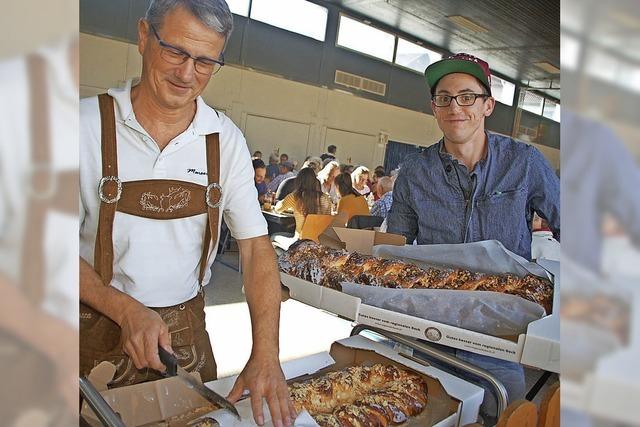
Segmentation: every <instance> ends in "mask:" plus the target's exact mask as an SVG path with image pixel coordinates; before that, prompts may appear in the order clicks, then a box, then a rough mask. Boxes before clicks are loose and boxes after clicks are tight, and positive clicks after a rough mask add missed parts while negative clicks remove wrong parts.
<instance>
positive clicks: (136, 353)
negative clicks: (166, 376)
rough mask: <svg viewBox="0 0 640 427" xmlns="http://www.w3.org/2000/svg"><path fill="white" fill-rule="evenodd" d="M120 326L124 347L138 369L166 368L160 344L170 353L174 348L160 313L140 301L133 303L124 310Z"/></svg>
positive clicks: (159, 369) (163, 369)
mask: <svg viewBox="0 0 640 427" xmlns="http://www.w3.org/2000/svg"><path fill="white" fill-rule="evenodd" d="M120 327H121V328H122V336H121V342H122V349H123V350H124V352H125V353H126V354H127V355H129V357H130V358H131V360H132V361H133V364H134V365H135V367H136V368H137V369H142V368H152V369H155V370H157V371H160V372H164V371H165V370H166V367H165V366H164V365H163V364H162V362H161V361H160V357H159V356H158V345H160V346H161V347H162V348H164V349H165V350H167V351H168V352H169V353H173V350H172V349H171V336H170V335H169V329H168V328H167V325H166V324H165V323H164V321H163V320H162V318H161V317H160V315H159V314H158V313H156V312H155V311H153V310H151V309H149V308H147V307H145V306H144V305H142V304H140V303H135V304H132V305H131V306H130V307H129V308H128V309H127V310H126V311H125V312H124V314H123V316H122V318H121V321H120Z"/></svg>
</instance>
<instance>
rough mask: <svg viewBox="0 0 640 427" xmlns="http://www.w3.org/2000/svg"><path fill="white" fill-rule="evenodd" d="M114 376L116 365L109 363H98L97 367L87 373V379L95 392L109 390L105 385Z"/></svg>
mask: <svg viewBox="0 0 640 427" xmlns="http://www.w3.org/2000/svg"><path fill="white" fill-rule="evenodd" d="M115 374H116V365H114V364H113V363H109V362H100V364H98V366H96V367H95V368H93V369H92V370H91V372H89V375H88V376H87V379H88V380H89V381H90V382H91V384H92V385H93V387H94V388H95V389H96V390H97V391H99V392H102V391H105V390H107V389H108V388H109V386H108V385H107V384H109V382H110V381H111V380H112V379H113V376H114V375H115Z"/></svg>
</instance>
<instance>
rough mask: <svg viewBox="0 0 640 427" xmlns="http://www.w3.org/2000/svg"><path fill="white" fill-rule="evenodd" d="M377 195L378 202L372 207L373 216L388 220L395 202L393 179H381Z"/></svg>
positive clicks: (385, 177) (377, 186)
mask: <svg viewBox="0 0 640 427" xmlns="http://www.w3.org/2000/svg"><path fill="white" fill-rule="evenodd" d="M375 193H376V195H377V196H378V201H377V202H375V203H374V204H373V206H372V207H371V215H375V216H381V217H383V218H386V217H387V213H388V212H389V209H391V203H392V202H393V179H391V177H388V176H383V177H382V178H380V179H379V180H378V183H377V184H376V189H375Z"/></svg>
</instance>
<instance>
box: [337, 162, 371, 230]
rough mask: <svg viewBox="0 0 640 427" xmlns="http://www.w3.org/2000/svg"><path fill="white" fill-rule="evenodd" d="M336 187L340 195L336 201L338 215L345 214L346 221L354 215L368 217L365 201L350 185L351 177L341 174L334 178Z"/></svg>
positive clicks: (367, 207)
mask: <svg viewBox="0 0 640 427" xmlns="http://www.w3.org/2000/svg"><path fill="white" fill-rule="evenodd" d="M336 186H337V187H338V193H339V194H340V200H339V201H338V214H340V213H342V212H346V213H347V221H349V220H350V219H351V217H352V216H354V215H369V206H368V205H367V199H365V198H364V196H362V195H361V194H360V193H358V192H357V191H356V190H355V189H354V188H353V185H352V184H351V175H349V174H348V173H341V174H340V175H338V176H337V177H336Z"/></svg>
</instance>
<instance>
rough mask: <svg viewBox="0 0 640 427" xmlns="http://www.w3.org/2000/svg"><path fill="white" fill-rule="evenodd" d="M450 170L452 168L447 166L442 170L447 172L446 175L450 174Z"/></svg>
mask: <svg viewBox="0 0 640 427" xmlns="http://www.w3.org/2000/svg"><path fill="white" fill-rule="evenodd" d="M451 169H452V168H451V165H447V166H446V167H445V168H444V170H446V171H447V173H451Z"/></svg>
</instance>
